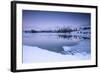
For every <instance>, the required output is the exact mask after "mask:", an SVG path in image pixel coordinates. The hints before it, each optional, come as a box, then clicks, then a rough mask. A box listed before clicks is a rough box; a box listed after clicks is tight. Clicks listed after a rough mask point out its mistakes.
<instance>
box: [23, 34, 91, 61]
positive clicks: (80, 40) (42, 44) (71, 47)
mask: <svg viewBox="0 0 100 73" xmlns="http://www.w3.org/2000/svg"><path fill="white" fill-rule="evenodd" d="M90 42H91V41H90V35H86V34H76V33H23V46H30V47H33V49H29V48H28V47H27V48H24V47H23V62H34V61H36V62H38V61H39V62H41V61H44V60H45V59H46V57H45V56H43V54H44V55H46V53H42V55H41V57H45V58H42V59H44V60H40V59H38V58H34V57H40V56H39V54H38V52H40V50H41V52H45V51H48V54H49V52H50V55H51V56H53V54H51V53H55V54H56V55H62V56H63V57H64V56H66V55H67V56H77V58H76V57H75V58H76V59H75V58H74V59H75V60H79V59H78V56H80V55H81V59H82V57H85V56H86V57H87V55H90V54H91V47H90V46H91V45H90ZM34 47H38V48H39V49H40V50H39V49H36V48H34ZM42 50H43V51H42ZM34 52H35V54H34ZM30 53H31V55H30ZM32 54H33V55H35V56H32ZM76 54H79V55H76ZM53 57H54V58H55V59H56V56H53ZM60 57H61V56H57V59H56V60H57V61H58V62H59V60H58V58H59V59H60ZM65 58H67V57H65ZM79 58H80V57H79ZM34 59H35V60H34ZM36 59H37V60H36ZM61 59H62V58H61ZM68 59H69V58H67V60H68ZM83 59H90V57H88V58H83ZM83 59H82V60H83ZM26 60H27V61H26ZM30 60H32V61H30ZM64 60H65V59H64ZM69 60H71V59H69ZM72 60H73V59H72ZM49 61H52V57H50V58H49Z"/></svg>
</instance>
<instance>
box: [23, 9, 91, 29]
mask: <svg viewBox="0 0 100 73" xmlns="http://www.w3.org/2000/svg"><path fill="white" fill-rule="evenodd" d="M22 13H23V16H22V24H23V30H30V29H35V30H54V29H57V28H61V27H79V26H89V25H90V22H91V21H90V20H91V19H90V18H91V15H90V13H75V12H73V13H72V12H55V11H35V10H23V12H22Z"/></svg>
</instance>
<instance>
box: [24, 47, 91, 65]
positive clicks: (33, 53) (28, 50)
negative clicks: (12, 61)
mask: <svg viewBox="0 0 100 73" xmlns="http://www.w3.org/2000/svg"><path fill="white" fill-rule="evenodd" d="M65 48H66V47H65ZM87 59H90V55H88V54H86V55H83V54H82V53H76V54H75V55H71V54H69V55H62V54H60V53H55V52H51V51H48V50H44V49H41V48H38V47H35V46H34V47H33V46H26V45H24V46H23V63H32V62H62V61H75V60H87Z"/></svg>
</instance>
